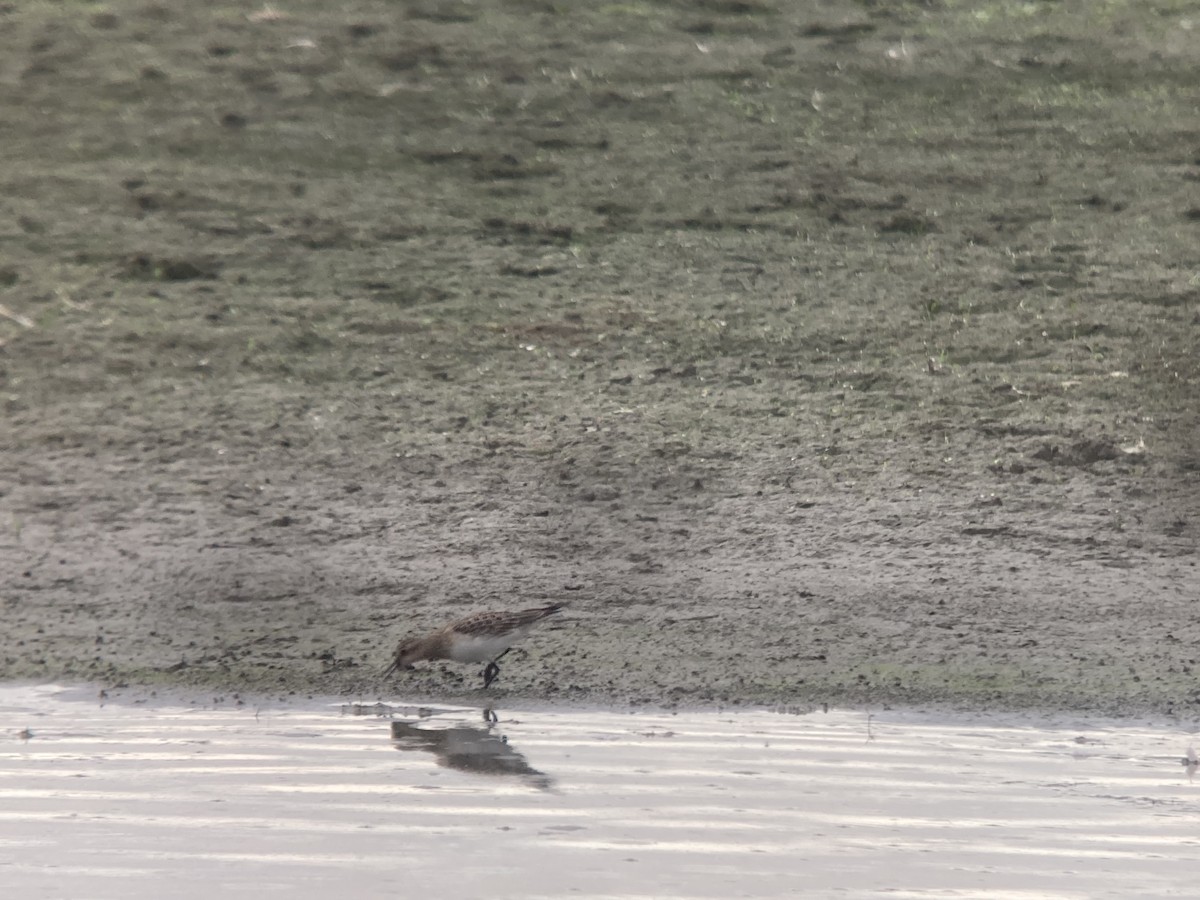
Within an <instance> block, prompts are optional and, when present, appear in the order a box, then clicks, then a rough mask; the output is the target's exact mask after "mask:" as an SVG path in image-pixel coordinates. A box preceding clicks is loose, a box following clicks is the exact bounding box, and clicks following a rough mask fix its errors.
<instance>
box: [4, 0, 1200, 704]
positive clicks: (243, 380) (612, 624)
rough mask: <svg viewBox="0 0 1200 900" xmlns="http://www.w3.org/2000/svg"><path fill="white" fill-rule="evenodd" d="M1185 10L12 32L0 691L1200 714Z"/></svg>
mask: <svg viewBox="0 0 1200 900" xmlns="http://www.w3.org/2000/svg"><path fill="white" fill-rule="evenodd" d="M1189 15H1190V13H1189V11H1188V8H1187V7H1186V6H1185V5H1176V4H1171V3H1166V4H1158V5H1156V6H1154V7H1153V8H1152V9H1151V8H1148V7H1146V6H1145V5H1144V4H1135V3H1129V4H1122V3H1113V4H1106V5H1105V7H1104V13H1103V15H1098V14H1094V8H1093V7H1092V6H1091V5H1090V4H1082V3H1045V4H1042V3H1030V4H1012V3H986V2H981V3H973V4H955V3H936V2H935V3H924V4H903V3H901V4H891V3H889V4H872V3H849V2H831V3H813V4H788V3H773V2H768V0H737V2H734V0H728V2H724V0H709V2H703V3H629V4H611V5H609V4H600V5H595V6H589V7H587V8H586V9H584V8H577V7H576V5H574V4H560V3H553V2H504V3H501V2H484V0H481V2H460V3H421V2H411V3H367V2H346V3H339V4H328V3H319V2H293V3H288V4H279V5H277V6H274V7H261V8H253V7H249V6H247V5H246V4H231V3H214V4H203V5H201V4H195V5H191V6H187V5H179V4H167V3H160V4H156V3H151V2H143V0H138V2H112V3H106V4H91V3H63V4H4V5H0V25H2V26H3V27H0V98H2V100H3V103H2V104H0V109H2V110H3V112H2V115H3V127H2V128H0V148H2V150H3V158H4V160H5V165H4V166H3V168H2V169H0V183H2V190H0V213H2V214H0V240H2V242H3V244H2V246H3V258H2V260H0V448H2V450H3V461H4V465H3V467H2V468H0V612H2V614H3V617H4V622H5V629H4V639H3V644H2V646H0V677H3V678H9V679H13V678H21V679H30V678H35V679H36V678H51V677H53V678H69V679H76V680H90V681H95V682H99V683H101V684H112V685H116V684H121V683H133V684H139V683H140V684H174V685H179V686H189V685H194V686H204V687H206V688H207V687H213V688H219V689H223V690H224V689H247V690H259V691H281V692H325V693H336V694H342V695H349V694H354V695H371V694H390V693H394V692H399V693H403V694H405V695H410V696H416V695H425V696H430V697H438V698H455V697H464V696H469V697H475V696H477V695H478V673H477V672H476V671H475V669H474V668H473V667H463V666H454V665H441V664H439V665H434V666H432V667H428V668H424V669H421V670H419V671H417V672H412V673H406V674H405V675H404V676H403V677H401V678H397V679H395V680H392V681H389V682H384V681H383V680H382V679H381V677H380V673H381V671H382V670H383V668H384V666H385V665H386V664H387V662H388V660H389V654H390V652H391V650H392V648H393V647H394V645H395V642H396V640H397V639H399V638H400V637H402V636H404V635H406V634H407V633H409V632H410V631H414V630H425V629H427V628H432V627H435V626H437V625H440V624H442V623H443V622H444V621H447V620H449V619H451V618H454V617H456V616H458V615H461V614H464V613H467V612H470V611H473V610H479V609H489V608H497V609H504V608H519V607H524V606H533V605H538V604H541V603H544V602H550V601H565V602H567V603H569V604H570V608H569V610H568V612H567V613H566V614H564V615H563V616H562V617H560V620H559V621H556V622H555V623H553V624H552V625H549V626H547V628H546V629H544V630H542V631H540V632H538V634H536V635H535V636H534V637H533V638H531V639H530V641H529V642H528V644H527V645H525V648H524V649H523V650H521V651H514V652H513V653H511V654H510V655H509V657H508V658H506V660H505V664H504V670H503V674H502V676H501V678H500V680H499V681H498V682H497V683H496V685H494V686H493V688H492V691H493V692H495V693H496V695H497V696H500V697H505V696H509V697H524V698H539V699H549V700H586V701H589V702H592V701H594V702H605V701H609V700H619V701H621V702H628V701H632V702H646V703H655V704H671V703H680V704H693V703H705V702H710V701H723V702H777V701H786V702H798V703H803V702H809V703H821V702H851V703H929V702H947V703H953V704H959V705H965V706H974V707H997V706H1031V707H1032V706H1039V707H1059V708H1086V709H1093V710H1105V711H1134V710H1145V709H1153V710H1158V711H1175V712H1178V713H1181V714H1183V713H1187V712H1194V711H1195V710H1196V709H1197V708H1200V683H1198V682H1200V676H1198V674H1197V672H1196V671H1195V665H1196V659H1197V657H1198V656H1200V618H1198V616H1197V605H1196V597H1197V585H1198V583H1200V578H1198V574H1197V570H1196V559H1197V536H1198V535H1200V529H1198V527H1197V518H1196V512H1197V508H1198V503H1200V455H1198V454H1200V450H1198V449H1197V447H1198V443H1197V425H1198V418H1200V417H1198V416H1197V390H1198V388H1200V384H1198V382H1200V371H1198V370H1200V365H1198V362H1197V345H1198V340H1197V339H1198V337H1200V287H1198V286H1197V282H1196V271H1197V269H1196V265H1197V249H1196V248H1197V246H1198V243H1197V237H1198V236H1200V130H1198V129H1197V128H1196V127H1195V119H1194V111H1195V108H1196V105H1197V101H1198V100H1200V88H1198V87H1197V86H1196V83H1195V78H1194V73H1195V69H1196V64H1197V55H1198V54H1200V50H1198V49H1197V47H1198V46H1200V45H1197V43H1196V41H1195V38H1194V35H1195V32H1194V30H1193V29H1194V27H1195V26H1196V22H1195V21H1194V20H1193V19H1190V18H1189Z"/></svg>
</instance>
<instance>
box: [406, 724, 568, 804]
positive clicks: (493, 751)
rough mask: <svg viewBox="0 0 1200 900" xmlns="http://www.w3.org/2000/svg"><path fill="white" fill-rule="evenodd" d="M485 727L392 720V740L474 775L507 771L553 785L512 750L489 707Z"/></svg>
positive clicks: (531, 781)
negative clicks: (442, 725)
mask: <svg viewBox="0 0 1200 900" xmlns="http://www.w3.org/2000/svg"><path fill="white" fill-rule="evenodd" d="M483 721H484V722H485V723H486V725H485V726H484V727H482V728H481V727H477V726H475V725H466V724H463V723H459V724H456V725H451V726H450V727H448V728H429V727H424V726H423V725H417V724H414V723H411V722H392V741H393V742H394V743H395V745H396V749H397V750H400V751H402V752H413V751H415V752H422V751H424V752H428V753H432V754H433V755H434V757H435V758H436V759H437V763H438V765H439V766H444V767H445V768H447V769H455V770H457V771H459V772H469V773H472V774H474V775H507V776H512V777H514V778H519V779H521V780H522V781H523V782H525V783H526V784H527V785H529V786H530V787H534V788H537V789H538V790H539V791H546V790H549V789H550V788H551V787H553V786H554V779H552V778H551V777H550V776H549V775H547V774H545V773H544V772H539V771H538V770H537V769H535V768H533V766H531V765H529V761H528V760H526V759H525V755H524V754H523V753H521V752H519V751H517V750H514V749H513V747H512V745H510V744H509V743H508V738H506V737H505V736H504V735H502V734H499V733H498V732H497V731H496V730H495V727H496V724H497V723H498V722H499V717H498V716H497V715H496V713H495V711H493V710H492V709H490V708H489V709H485V710H484V711H483Z"/></svg>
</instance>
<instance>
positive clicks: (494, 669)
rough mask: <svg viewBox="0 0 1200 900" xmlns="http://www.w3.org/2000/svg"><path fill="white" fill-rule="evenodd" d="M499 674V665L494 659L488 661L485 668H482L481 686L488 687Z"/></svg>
mask: <svg viewBox="0 0 1200 900" xmlns="http://www.w3.org/2000/svg"><path fill="white" fill-rule="evenodd" d="M499 674H500V667H499V666H498V665H496V663H495V661H492V662H490V663H488V664H487V668H486V669H484V670H483V686H484V687H485V688H487V687H490V686H491V684H492V682H493V681H495V680H496V678H497V676H498V675H499Z"/></svg>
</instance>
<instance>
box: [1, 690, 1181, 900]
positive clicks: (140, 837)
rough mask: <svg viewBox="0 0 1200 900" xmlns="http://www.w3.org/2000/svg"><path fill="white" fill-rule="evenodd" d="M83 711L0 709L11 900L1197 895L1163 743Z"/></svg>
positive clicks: (723, 720)
mask: <svg viewBox="0 0 1200 900" xmlns="http://www.w3.org/2000/svg"><path fill="white" fill-rule="evenodd" d="M84 696H88V697H94V696H95V695H94V693H87V692H85V691H83V690H78V689H77V690H72V691H66V690H64V689H62V688H58V687H53V686H43V687H4V688H0V885H2V886H3V887H4V893H5V894H6V895H8V896H14V897H15V896H20V897H22V898H26V900H28V898H52V897H71V898H81V897H90V898H109V897H120V898H139V897H146V898H150V897H155V898H157V897H161V896H166V895H168V894H169V895H170V896H172V897H205V898H211V897H228V896H245V895H250V894H256V895H281V896H282V895H287V896H289V897H297V896H299V897H328V896H330V895H333V894H335V893H341V894H342V895H344V896H346V897H375V896H381V897H382V896H388V897H395V896H418V895H424V896H428V897H438V898H479V897H485V896H486V897H489V898H503V897H521V898H535V897H536V898H541V897H545V898H552V897H553V898H561V897H565V896H571V897H584V898H607V897H621V898H643V897H644V898H649V897H672V898H684V897H687V898H692V897H695V898H701V897H703V898H727V897H781V896H806V897H826V896H842V897H845V896H849V897H873V896H887V897H890V898H896V897H900V898H911V897H938V898H945V897H980V896H987V897H989V898H1026V897H1027V898H1034V897H1036V898H1084V897H1088V898H1091V897H1103V896H1110V897H1131V896H1138V897H1183V896H1194V895H1195V891H1196V877H1197V876H1196V873H1197V872H1200V783H1196V782H1194V781H1193V780H1192V776H1193V775H1194V769H1195V767H1194V766H1191V767H1189V766H1186V765H1183V764H1182V759H1183V757H1184V755H1185V753H1186V752H1187V749H1188V747H1189V745H1190V744H1191V742H1192V740H1193V738H1192V735H1191V734H1189V733H1188V730H1187V729H1185V728H1183V727H1181V726H1180V725H1178V724H1170V723H1161V724H1154V723H1139V724H1136V725H1131V724H1127V723H1119V722H1108V721H1098V720H1097V721H1091V722H1083V721H1069V720H1066V719H1059V720H1056V721H1054V720H1036V721H1035V720H1032V719H1029V720H1021V719H1019V718H1015V717H1008V718H1001V717H991V718H975V719H971V720H958V721H952V720H950V719H948V718H947V717H945V716H940V715H933V714H930V715H922V714H918V713H912V712H903V713H897V712H882V713H878V714H875V715H874V716H872V717H870V719H868V716H867V714H865V713H863V712H856V711H833V712H828V713H823V712H815V713H808V714H803V715H793V714H781V713H778V712H770V711H757V712H740V711H739V712H736V713H731V712H688V713H679V714H674V713H669V712H643V711H638V712H632V713H630V712H624V713H622V712H596V711H576V710H562V709H560V710H550V711H547V710H537V711H507V710H504V709H498V710H495V715H496V718H497V719H498V721H496V722H488V721H485V718H484V713H483V712H482V711H481V710H478V709H463V708H438V709H420V708H418V707H409V706H403V705H396V706H394V707H391V708H390V709H384V708H378V709H377V708H375V707H369V708H368V707H354V706H346V705H344V704H342V703H335V702H331V703H329V704H327V705H312V706H308V707H297V706H295V705H283V704H280V705H278V706H274V707H271V706H258V707H255V706H251V705H246V706H241V707H238V706H234V705H233V704H231V703H224V704H218V705H216V706H215V707H214V706H208V707H201V706H188V705H186V704H182V703H179V702H178V701H176V702H175V703H174V705H172V704H170V703H167V702H165V701H163V702H162V703H161V705H160V702H159V701H150V702H146V703H129V702H122V703H112V702H109V703H105V704H104V705H101V704H100V703H99V702H98V701H97V700H95V699H89V700H83V699H80V698H82V697H84ZM151 703H153V704H154V705H151Z"/></svg>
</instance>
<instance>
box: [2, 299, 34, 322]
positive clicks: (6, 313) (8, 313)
mask: <svg viewBox="0 0 1200 900" xmlns="http://www.w3.org/2000/svg"><path fill="white" fill-rule="evenodd" d="M0 316H3V317H4V318H6V319H12V320H13V321H14V322H16V323H17V324H18V325H20V326H22V327H24V328H32V327H33V319H30V318H28V317H26V316H23V315H21V314H20V313H15V312H13V311H12V310H11V309H9V308H8V307H7V306H5V305H4V304H3V303H0Z"/></svg>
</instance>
